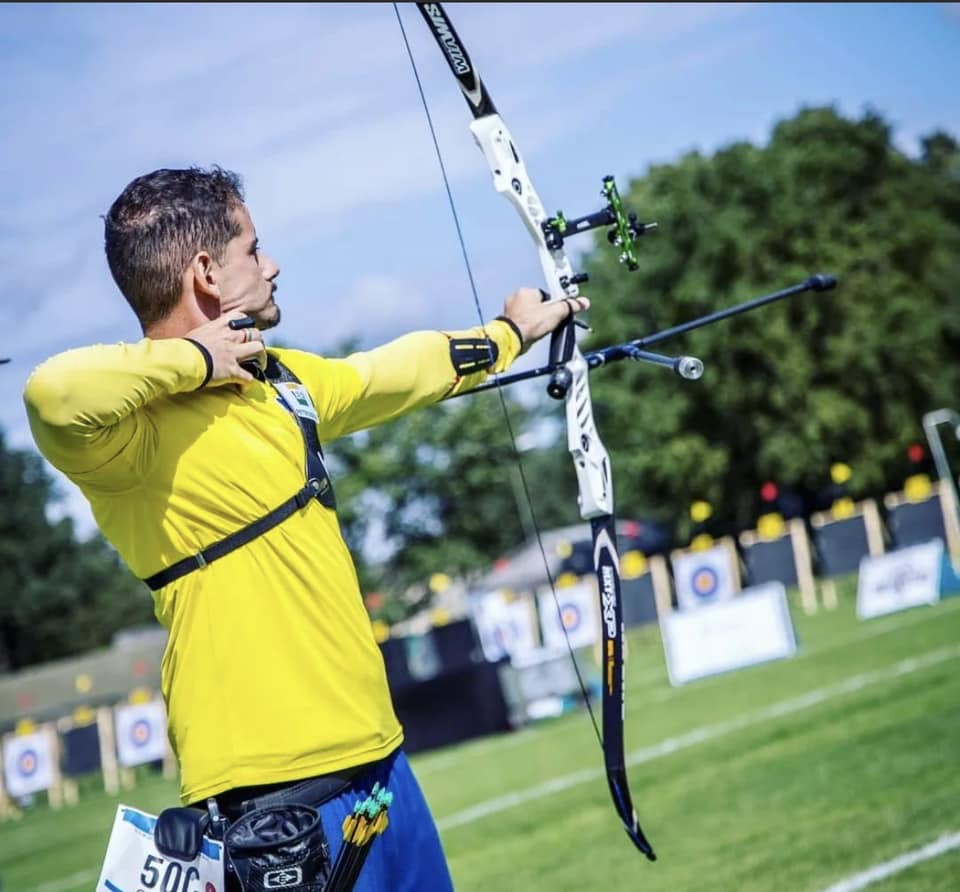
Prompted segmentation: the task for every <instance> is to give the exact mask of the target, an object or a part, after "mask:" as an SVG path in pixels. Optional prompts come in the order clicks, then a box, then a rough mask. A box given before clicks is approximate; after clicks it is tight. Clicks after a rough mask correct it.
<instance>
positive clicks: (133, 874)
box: [97, 805, 224, 892]
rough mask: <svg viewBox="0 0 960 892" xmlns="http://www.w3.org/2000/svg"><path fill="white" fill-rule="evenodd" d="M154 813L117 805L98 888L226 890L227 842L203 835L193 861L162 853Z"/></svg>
mask: <svg viewBox="0 0 960 892" xmlns="http://www.w3.org/2000/svg"><path fill="white" fill-rule="evenodd" d="M156 823H157V819H156V817H155V816H154V815H148V814H147V813H146V812H142V811H139V810H138V809H135V808H130V807H129V806H127V805H119V806H117V814H116V817H115V818H114V821H113V829H112V830H111V831H110V842H109V843H108V844H107V854H106V855H105V856H104V859H103V869H102V870H101V871H100V879H99V881H98V882H97V892H224V867H223V844H222V843H220V842H217V840H215V839H210V838H209V837H204V838H203V843H202V847H201V850H200V854H199V855H198V856H197V857H196V858H194V859H193V861H178V860H176V859H174V858H170V857H169V856H167V855H161V854H160V852H159V851H158V850H157V847H156V844H155V843H154V841H153V828H154V827H155V826H156Z"/></svg>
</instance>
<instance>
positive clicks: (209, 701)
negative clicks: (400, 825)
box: [24, 321, 520, 803]
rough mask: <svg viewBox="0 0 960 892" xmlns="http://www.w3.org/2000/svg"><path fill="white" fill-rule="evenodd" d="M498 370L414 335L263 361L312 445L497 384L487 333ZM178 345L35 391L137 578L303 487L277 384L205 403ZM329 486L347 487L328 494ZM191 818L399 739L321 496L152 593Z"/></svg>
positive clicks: (83, 354) (56, 445) (184, 346)
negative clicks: (284, 377) (307, 411)
mask: <svg viewBox="0 0 960 892" xmlns="http://www.w3.org/2000/svg"><path fill="white" fill-rule="evenodd" d="M486 335H487V336H489V337H490V338H491V340H492V341H493V342H494V343H495V344H496V347H497V353H498V358H497V361H496V364H495V365H494V366H493V367H492V369H487V370H481V371H478V372H474V373H472V374H467V375H463V374H459V375H458V373H457V371H456V369H455V367H454V363H453V361H452V358H451V339H460V338H481V337H483V336H484V331H483V330H482V329H480V328H475V329H470V330H467V331H460V332H450V333H443V332H416V333H413V334H410V335H406V336H404V337H401V338H398V339H397V340H395V341H392V342H390V343H389V344H386V345H384V346H382V347H379V348H377V349H374V350H371V351H367V352H362V353H356V354H354V355H351V356H349V357H346V358H344V359H327V358H322V357H319V356H316V355H314V354H310V353H305V352H301V351H297V350H280V349H276V350H275V349H271V350H270V352H271V353H272V354H274V355H275V356H276V357H277V358H278V359H279V360H280V361H281V362H282V363H283V364H284V365H286V366H287V367H288V368H290V369H291V370H292V371H293V372H294V374H295V375H296V376H297V377H298V378H299V379H300V381H301V382H302V383H303V385H304V386H305V387H306V389H307V391H308V392H309V394H310V397H311V399H312V401H313V404H314V407H315V409H316V411H317V414H318V416H319V422H318V424H317V429H318V433H319V437H320V441H321V442H328V441H330V440H334V439H336V438H337V437H340V436H344V435H346V434H349V433H352V432H354V431H358V430H362V429H364V428H367V427H370V426H373V425H376V424H381V423H384V422H386V421H390V420H391V419H394V418H397V417H398V416H400V415H401V414H403V413H405V412H408V411H410V410H411V409H414V408H416V407H418V406H424V405H428V404H431V403H435V402H438V401H439V400H441V399H443V398H444V397H446V396H448V395H451V394H453V393H455V392H457V391H459V390H463V389H469V388H470V387H473V386H475V385H476V384H478V383H480V382H481V381H482V380H484V379H485V378H486V376H487V374H489V372H490V371H494V372H501V371H503V370H504V369H506V368H507V367H508V366H509V365H510V364H511V363H512V362H513V360H514V359H515V358H516V356H517V355H518V352H519V348H520V344H519V339H518V338H517V336H516V335H515V334H514V333H513V331H511V329H510V327H509V326H508V325H507V324H506V323H504V322H500V321H495V322H491V323H489V324H488V325H487V326H486ZM205 372H206V369H205V363H204V359H203V356H202V354H201V353H200V351H199V350H198V349H197V348H196V346H195V345H193V344H191V343H190V342H188V341H186V340H183V339H179V338H176V339H163V340H151V339H149V338H145V339H143V340H141V341H139V342H138V343H134V344H117V345H98V346H93V347H87V348H82V349H77V350H70V351H67V352H65V353H62V354H59V355H58V356H55V357H53V358H52V359H50V360H48V361H46V362H45V363H43V364H42V365H40V366H38V367H37V369H35V370H34V372H33V374H32V375H31V376H30V378H29V380H28V382H27V384H26V388H25V391H24V401H25V404H26V408H27V415H28V418H29V421H30V426H31V430H32V432H33V436H34V439H35V442H36V444H37V446H38V448H39V450H40V452H41V453H42V454H43V455H44V456H45V457H46V458H47V459H48V460H49V461H50V462H51V464H53V465H54V466H55V467H57V468H59V469H60V470H61V471H63V472H64V473H65V474H66V475H67V476H68V477H69V478H70V479H71V480H73V481H74V482H75V483H76V484H77V485H78V486H79V488H80V489H81V491H82V492H83V494H84V495H85V496H86V498H87V499H88V500H89V502H90V505H91V508H92V511H93V514H94V517H95V518H96V521H97V524H98V525H99V527H100V529H101V531H102V532H103V535H104V536H105V537H106V539H107V540H108V541H109V542H111V543H112V544H113V546H114V547H115V548H116V549H117V551H118V552H119V554H120V556H121V557H122V559H123V560H124V562H125V563H126V564H127V566H128V567H129V568H130V569H131V571H132V572H133V573H134V574H135V575H136V576H137V577H139V578H141V579H143V578H146V577H148V576H150V575H151V574H153V573H156V572H158V571H159V570H161V569H164V568H165V567H168V566H170V565H171V564H174V563H176V562H177V561H178V560H180V559H182V558H184V557H187V556H188V555H192V554H196V553H197V552H198V551H201V550H202V549H204V548H206V547H207V546H209V545H211V544H213V543H214V542H217V541H219V540H220V539H222V538H224V537H225V536H227V535H229V534H230V533H233V532H235V531H237V530H239V529H241V528H243V527H245V526H247V525H248V524H249V523H251V522H252V521H254V520H256V519H258V518H260V517H262V516H263V515H264V514H266V513H267V512H268V511H270V510H272V509H273V508H275V507H276V506H277V505H279V504H280V503H282V502H284V501H285V500H286V499H288V498H290V496H291V495H293V493H295V492H296V491H297V490H298V489H299V488H300V487H301V486H303V483H304V445H303V439H302V434H301V431H300V429H299V427H298V426H297V423H296V420H295V419H294V418H293V416H292V415H291V413H290V412H289V411H288V410H287V409H286V408H285V407H284V406H283V405H282V404H281V402H280V401H279V400H278V397H277V393H276V391H275V390H274V389H273V387H272V386H271V385H270V384H268V383H263V382H259V381H257V382H254V383H253V384H252V385H250V386H249V387H248V388H247V389H241V388H240V387H238V386H234V385H227V386H218V387H209V386H208V387H205V388H203V389H199V390H198V389H197V388H198V387H200V385H201V384H202V382H203V380H204V376H205ZM334 485H336V481H334ZM154 606H155V612H156V616H157V618H158V620H159V621H160V623H161V624H162V625H163V626H164V627H165V628H166V629H167V630H168V633H169V636H168V643H167V647H166V651H165V653H164V657H163V661H162V666H161V685H162V693H163V697H164V700H165V703H166V707H167V713H168V733H169V736H170V741H171V745H172V747H173V749H174V752H175V753H176V755H177V759H178V762H179V765H180V779H181V785H180V795H181V799H182V801H183V802H184V803H189V802H195V801H197V800H201V799H203V798H205V797H207V796H211V795H215V794H217V793H220V792H223V791H224V790H228V789H231V788H233V787H238V786H248V785H255V784H268V783H277V782H283V781H290V780H296V779H298V778H304V777H310V776H313V775H316V774H322V773H325V772H330V771H337V770H341V769H344V768H347V767H350V766H353V765H357V764H362V763H365V762H369V761H373V760H375V759H378V758H381V757H383V756H386V755H388V754H389V753H390V752H391V751H392V750H393V749H395V748H396V747H397V746H398V745H399V744H400V743H401V741H402V736H403V732H402V728H401V726H400V723H399V721H398V720H397V717H396V715H395V713H394V710H393V706H392V702H391V698H390V692H389V688H388V686H387V680H386V673H385V671H384V665H383V659H382V655H381V653H380V650H379V648H378V646H377V644H376V641H375V639H374V637H373V634H372V630H371V625H370V622H369V618H368V616H367V614H366V611H365V609H364V606H363V601H362V598H361V593H360V590H359V584H358V581H357V575H356V570H355V568H354V564H353V560H352V559H351V556H350V554H349V552H348V550H347V547H346V544H345V543H344V540H343V538H342V536H341V534H340V528H339V524H338V522H337V517H336V513H335V511H332V510H330V509H328V508H326V507H324V506H323V505H322V504H320V502H318V501H317V500H316V499H314V500H311V501H310V502H309V503H308V504H307V506H306V507H305V508H303V509H302V510H300V511H298V512H296V513H295V514H294V515H293V516H291V517H289V518H288V519H287V520H286V521H284V522H283V523H282V524H280V525H279V526H277V527H274V528H273V529H272V530H270V531H269V532H267V533H266V534H264V535H262V536H260V537H259V538H257V539H255V540H254V541H252V542H251V543H249V544H247V545H245V546H243V547H241V548H239V549H237V550H235V551H233V552H231V553H230V554H228V555H226V556H225V557H223V558H221V559H220V560H218V561H215V562H214V563H211V564H209V565H208V566H206V567H204V568H202V569H200V570H197V571H195V572H193V573H190V574H189V575H187V576H185V577H183V578H181V579H179V580H176V581H175V582H173V583H170V584H169V585H167V586H165V587H164V588H162V589H160V590H158V591H156V592H154Z"/></svg>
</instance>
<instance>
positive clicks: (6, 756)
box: [3, 731, 53, 798]
mask: <svg viewBox="0 0 960 892" xmlns="http://www.w3.org/2000/svg"><path fill="white" fill-rule="evenodd" d="M50 743H51V742H50V735H49V734H48V733H47V732H46V731H35V732H34V733H33V734H18V735H14V736H10V737H8V738H7V739H6V740H5V741H4V743H3V778H4V784H5V785H6V788H7V793H8V794H9V795H10V796H13V797H15V798H19V797H20V796H29V795H30V794H31V793H39V792H41V791H42V790H47V789H49V788H50V786H51V785H52V784H53V753H52V752H51V749H52V747H51V745H50Z"/></svg>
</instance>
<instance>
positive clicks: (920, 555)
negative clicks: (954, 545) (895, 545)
mask: <svg viewBox="0 0 960 892" xmlns="http://www.w3.org/2000/svg"><path fill="white" fill-rule="evenodd" d="M942 566H943V542H941V541H940V540H939V539H934V540H932V541H931V542H925V543H924V544H923V545H912V546H910V547H909V548H900V549H898V550H897V551H891V552H889V553H887V554H884V555H880V556H879V557H865V558H863V559H862V560H861V561H860V575H859V576H858V578H857V616H858V617H859V618H860V619H872V618H873V617H875V616H884V615H885V614H887V613H895V612H896V611H898V610H906V609H907V608H908V607H919V606H921V605H924V604H935V603H936V602H937V601H938V600H939V599H940V571H941V569H942Z"/></svg>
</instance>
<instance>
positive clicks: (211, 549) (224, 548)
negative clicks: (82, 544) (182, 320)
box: [143, 354, 337, 591]
mask: <svg viewBox="0 0 960 892" xmlns="http://www.w3.org/2000/svg"><path fill="white" fill-rule="evenodd" d="M258 372H259V369H258ZM259 377H261V379H262V380H265V381H267V382H268V383H270V384H272V385H273V386H274V388H277V387H278V385H280V384H286V383H294V384H299V383H300V381H299V379H298V378H297V376H296V375H294V374H293V372H291V371H290V369H288V368H287V367H286V366H285V365H283V364H282V363H281V362H279V361H278V360H277V359H275V358H274V357H273V356H270V355H269V354H268V358H267V368H266V371H265V372H259ZM278 398H279V400H280V402H281V403H283V405H284V407H285V408H287V404H286V401H285V400H284V399H283V397H282V396H278ZM288 411H290V410H289V409H288ZM290 414H291V415H292V416H293V418H294V419H295V420H296V422H297V426H298V427H299V428H300V433H301V434H302V435H303V446H304V453H305V455H306V459H305V463H304V464H305V467H304V473H305V477H306V483H305V484H304V485H303V487H302V488H301V489H299V490H298V491H297V492H296V493H294V494H293V495H292V496H291V497H290V498H289V499H287V500H286V501H285V502H283V503H282V504H281V505H277V507H276V508H274V509H273V510H272V511H270V512H269V513H268V514H265V515H264V516H263V517H261V518H259V519H258V520H255V521H253V522H252V523H250V524H248V525H247V526H245V527H244V528H243V529H240V530H237V532H235V533H231V534H230V535H229V536H226V537H225V538H223V539H221V540H220V541H219V542H214V544H213V545H209V546H207V547H206V548H205V549H203V551H200V552H198V553H197V554H193V555H191V556H190V557H187V558H184V559H183V560H181V561H177V563H175V564H173V565H172V566H170V567H167V568H166V569H165V570H161V571H160V572H159V573H154V574H153V576H148V577H147V578H146V579H144V580H143V581H144V582H145V583H146V584H147V586H148V587H149V588H150V589H151V590H152V591H157V590H158V589H161V588H163V587H164V586H165V585H169V584H170V583H171V582H173V581H174V580H176V579H180V578H181V577H183V576H186V575H187V574H188V573H192V572H193V571H194V570H199V569H200V568H201V567H205V566H206V565H207V564H211V563H213V562H214V561H216V560H219V559H220V558H222V557H223V556H224V555H226V554H229V553H230V552H231V551H234V550H236V549H237V548H240V547H241V546H242V545H246V544H247V543H248V542H251V541H253V540H254V539H256V538H257V537H258V536H262V535H263V534H264V533H265V532H267V530H272V529H273V528H274V527H275V526H277V525H278V524H281V523H283V521H285V520H286V519H287V518H288V517H289V516H290V515H291V514H293V513H294V512H296V511H299V510H300V509H301V508H303V507H304V506H305V505H306V504H307V503H308V502H309V501H310V500H311V499H313V498H315V499H317V501H319V502H320V504H321V505H324V506H325V507H327V508H330V509H334V508H336V506H337V502H336V499H335V497H334V494H333V484H332V483H331V482H330V475H329V474H328V473H327V468H326V466H325V465H324V463H323V450H322V449H321V448H320V437H319V436H318V435H317V426H316V424H315V423H314V422H313V421H311V420H310V419H309V418H305V417H303V416H302V415H298V414H296V413H295V412H293V411H290Z"/></svg>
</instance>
